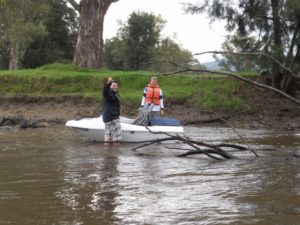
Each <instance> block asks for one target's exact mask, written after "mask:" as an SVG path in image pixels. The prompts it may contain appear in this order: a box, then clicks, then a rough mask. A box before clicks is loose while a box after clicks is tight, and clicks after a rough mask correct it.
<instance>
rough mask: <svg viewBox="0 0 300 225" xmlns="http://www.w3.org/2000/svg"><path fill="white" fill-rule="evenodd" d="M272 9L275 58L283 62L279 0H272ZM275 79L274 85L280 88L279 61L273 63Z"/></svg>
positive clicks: (273, 80)
mask: <svg viewBox="0 0 300 225" xmlns="http://www.w3.org/2000/svg"><path fill="white" fill-rule="evenodd" d="M271 5H272V11H273V13H272V14H273V35H274V39H273V40H274V47H273V52H274V56H275V58H276V59H277V60H278V61H280V62H282V56H283V51H282V40H281V37H282V35H281V32H282V29H281V28H282V27H281V22H280V15H279V0H272V1H271ZM272 73H273V79H272V86H273V87H275V88H277V89H280V82H281V78H282V74H281V73H280V66H279V65H278V64H277V63H274V64H273V71H272Z"/></svg>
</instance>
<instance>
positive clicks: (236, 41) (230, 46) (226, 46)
mask: <svg viewBox="0 0 300 225" xmlns="http://www.w3.org/2000/svg"><path fill="white" fill-rule="evenodd" d="M259 48H260V45H258V43H257V42H256V40H255V38H254V37H247V36H240V35H238V34H236V35H233V36H230V35H227V37H226V40H225V41H224V43H223V44H222V51H224V52H257V50H258V49H259ZM214 58H215V59H216V60H217V61H218V62H219V66H220V67H222V68H223V69H225V70H228V71H238V72H239V71H257V70H260V69H261V66H262V64H261V58H260V57H259V58H257V57H254V56H245V55H240V56H238V57H236V55H230V54H228V55H225V56H224V57H223V58H220V57H218V56H216V55H214Z"/></svg>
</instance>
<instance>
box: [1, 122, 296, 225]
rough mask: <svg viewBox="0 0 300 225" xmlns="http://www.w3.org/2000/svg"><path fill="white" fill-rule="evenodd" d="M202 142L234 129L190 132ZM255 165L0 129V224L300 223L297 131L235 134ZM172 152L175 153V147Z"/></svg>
mask: <svg viewBox="0 0 300 225" xmlns="http://www.w3.org/2000/svg"><path fill="white" fill-rule="evenodd" d="M186 132H187V134H188V135H189V136H191V137H193V138H200V139H201V140H203V141H207V142H213V143H217V142H223V141H225V140H226V141H228V140H231V141H232V142H234V143H238V142H240V141H239V138H238V137H237V135H236V133H235V132H233V131H232V130H231V129H226V128H209V127H203V128H192V127H186ZM239 133H240V134H241V135H242V136H243V137H244V138H245V140H246V141H247V142H248V143H249V145H250V146H252V147H253V148H256V149H257V148H264V149H274V148H276V149H277V150H276V151H269V150H268V151H258V154H259V155H260V157H258V158H256V157H255V156H254V155H253V154H250V153H247V152H243V153H238V156H239V157H240V159H234V160H223V161H215V160H213V159H209V158H207V157H205V156H192V157H189V158H179V157H176V154H178V153H181V152H179V151H178V150H174V149H166V148H165V147H166V144H158V145H155V146H150V147H147V148H145V149H142V150H138V151H137V152H133V151H132V150H131V149H132V148H133V147H135V146H136V144H123V145H121V146H120V147H118V148H109V147H105V146H103V145H101V144H99V143H98V144H94V143H91V142H89V141H87V140H85V139H84V138H82V137H81V136H80V135H79V134H77V133H76V132H75V131H73V130H70V129H68V128H65V127H63V126H51V127H48V128H38V129H28V130H19V129H15V128H5V127H2V128H1V129H0V224H1V225H5V224H10V225H18V224H28V225H40V224H45V225H48V224H49V225H50V224H67V225H69V224H70V225H82V224H87V225H95V224H104V225H105V224H149V225H150V224H151V225H152V224H155V225H156V224H159V225H160V224H172V225H173V224H182V225H187V224H205V225H208V224H211V225H216V224H218V225H219V224H227V225H228V224H237V225H240V224H257V225H274V224H278V225H281V224H282V225H296V224H300V158H297V157H294V156H293V154H292V153H293V151H295V150H299V151H300V131H299V132H296V131H294V132H276V131H272V130H246V129H245V130H239ZM171 146H173V147H174V146H176V147H182V146H181V144H179V143H174V144H171Z"/></svg>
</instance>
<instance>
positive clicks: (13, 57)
mask: <svg viewBox="0 0 300 225" xmlns="http://www.w3.org/2000/svg"><path fill="white" fill-rule="evenodd" d="M20 67H21V50H20V44H19V43H18V42H15V43H12V44H11V47H10V58H9V70H17V69H19V68H20Z"/></svg>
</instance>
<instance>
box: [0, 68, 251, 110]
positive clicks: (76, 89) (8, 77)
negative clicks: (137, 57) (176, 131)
mask: <svg viewBox="0 0 300 225" xmlns="http://www.w3.org/2000/svg"><path fill="white" fill-rule="evenodd" d="M153 75H156V74H155V73H151V72H149V71H110V70H91V69H80V68H78V67H76V66H75V65H72V64H51V65H45V66H42V67H40V68H37V69H22V70H17V71H4V70H2V71H0V94H1V95H10V96H14V95H20V94H23V95H30V96H44V95H47V96H49V95H50V96H57V95H58V96H59V95H82V96H92V97H96V98H97V99H99V100H100V99H101V98H102V96H101V91H102V86H103V84H104V82H105V81H106V79H107V77H109V76H111V77H113V79H116V80H118V81H119V83H120V94H121V98H122V102H123V103H125V104H126V105H137V104H139V103H140V101H141V97H142V93H143V88H144V87H145V86H146V85H147V83H148V81H149V77H150V76H153ZM245 75H247V74H245ZM159 85H160V86H161V87H162V90H163V92H164V96H165V100H166V103H167V104H181V105H184V104H189V105H194V106H196V107H201V108H205V109H225V110H241V109H245V108H247V104H246V103H245V102H244V101H243V100H242V99H240V98H238V97H235V96H234V93H236V92H237V90H238V88H239V83H238V82H237V81H235V80H233V79H231V78H227V77H224V76H208V75H204V76H203V75H191V74H178V75H172V76H163V77H160V78H159Z"/></svg>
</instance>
